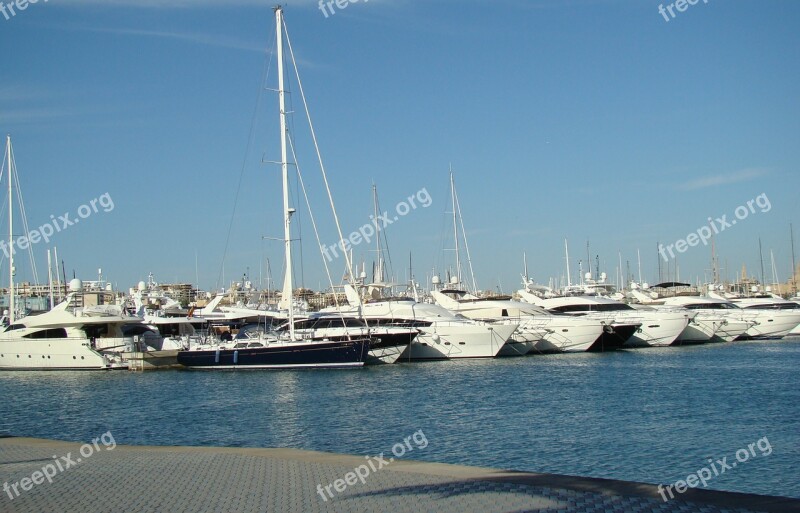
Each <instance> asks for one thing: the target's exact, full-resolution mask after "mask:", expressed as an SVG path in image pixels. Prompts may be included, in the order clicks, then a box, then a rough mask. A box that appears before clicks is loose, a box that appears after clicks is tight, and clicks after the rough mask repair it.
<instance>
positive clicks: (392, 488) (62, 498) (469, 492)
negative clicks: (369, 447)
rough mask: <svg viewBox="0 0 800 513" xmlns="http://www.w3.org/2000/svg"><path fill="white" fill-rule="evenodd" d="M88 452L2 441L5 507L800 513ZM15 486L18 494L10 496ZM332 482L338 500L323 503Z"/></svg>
mask: <svg viewBox="0 0 800 513" xmlns="http://www.w3.org/2000/svg"><path fill="white" fill-rule="evenodd" d="M109 445H110V444H109ZM81 447H82V444H80V443H71V442H59V441H52V440H40V439H31V438H13V437H9V438H1V439H0V486H4V485H5V484H8V485H9V490H11V491H10V492H6V491H5V489H4V490H3V491H2V497H0V511H2V512H9V513H11V512H36V513H40V512H50V511H68V512H69V511H78V512H81V513H93V512H101V511H102V512H117V511H126V512H129V513H134V512H161V511H170V512H176V513H177V512H192V513H196V512H204V511H208V512H225V511H230V512H262V513H263V512H267V511H269V512H273V511H279V512H284V511H286V512H289V511H292V512H309V511H337V512H339V511H391V512H405V511H408V512H412V511H413V512H418V511H436V512H447V511H453V512H458V513H464V512H467V511H479V512H482V513H486V512H495V511H497V512H500V511H503V512H518V511H561V512H563V511H598V512H599V511H620V512H622V511H624V512H636V511H641V512H651V511H659V512H672V511H676V512H678V511H679V512H684V511H685V512H696V511H702V512H723V511H727V512H734V511H736V512H747V511H768V512H788V511H800V499H790V498H782V497H767V496H758V495H749V494H740V493H728V492H717V491H709V490H696V489H690V490H688V491H686V492H685V493H684V494H682V495H677V494H676V495H677V496H676V498H675V499H672V500H669V501H668V502H664V500H662V498H661V496H660V495H659V493H658V491H657V487H655V486H653V485H650V484H642V483H633V482H625V481H615V480H606V479H591V478H579V477H570V476H559V475H551V474H533V473H524V472H511V471H504V470H497V469H490V468H478V467H465V466H457V465H445V464H438V463H422V462H417V461H412V460H400V459H397V460H395V461H392V462H391V463H390V464H388V465H387V466H384V467H383V468H376V470H375V471H374V472H371V473H370V475H368V476H366V477H365V479H364V480H363V481H364V482H363V483H362V482H361V480H358V481H356V482H355V484H352V485H349V484H347V483H346V481H345V479H346V476H347V474H348V473H350V472H353V470H354V469H355V468H357V467H359V466H362V465H364V464H365V463H368V462H369V461H370V460H368V459H367V458H365V457H364V456H346V455H338V454H329V453H321V452H311V451H301V450H295V449H252V448H216V447H142V446H122V445H119V446H116V447H115V448H113V450H108V449H107V448H106V447H104V446H103V445H102V444H100V445H99V449H94V450H93V452H92V453H91V454H90V456H89V457H86V458H81V452H80V451H81ZM84 452H85V453H89V452H90V451H89V450H88V449H86V448H85V447H84ZM68 456H69V457H71V460H72V461H73V466H72V467H71V468H64V469H63V471H61V472H58V473H57V474H56V475H54V476H53V477H51V478H50V480H51V482H48V480H43V481H42V479H41V476H36V475H35V474H34V473H35V472H36V471H41V470H42V469H43V468H44V467H45V466H47V465H49V464H53V463H54V462H57V461H58V462H64V461H65V460H64V458H65V457H68ZM388 459H389V458H388V457H387V458H386V460H387V461H388ZM371 461H373V462H375V460H374V458H373V459H372V460H371ZM65 465H67V463H64V465H62V468H63V467H64V466H65ZM373 466H375V467H378V466H379V464H377V463H373ZM362 469H363V467H362ZM362 473H363V470H362ZM31 476H33V477H34V478H37V477H38V478H39V479H38V480H39V481H40V482H41V484H32V481H27V482H25V484H27V485H28V486H27V487H28V490H27V491H24V490H23V489H22V484H21V483H23V481H22V479H23V478H26V477H27V478H30V477H31ZM35 480H36V479H35ZM337 480H342V481H340V482H339V483H338V486H339V488H340V489H342V487H343V486H345V485H346V488H345V489H343V491H341V492H338V491H337V490H336V488H335V487H334V486H333V484H334V483H336V481H337ZM350 481H351V482H352V481H353V479H352V478H350ZM12 484H17V491H18V492H19V495H17V496H15V497H14V498H13V499H10V498H9V494H11V495H14V491H13V489H11V488H10V485H12ZM318 485H321V486H319V487H318ZM329 485H330V486H329ZM325 486H328V488H329V490H330V492H332V494H333V495H334V497H333V498H331V497H330V495H326V498H325V500H323V498H322V495H323V494H325V492H324V487H325ZM320 488H322V489H323V491H322V492H321V493H320V491H319V490H320Z"/></svg>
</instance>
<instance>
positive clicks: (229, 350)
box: [178, 6, 372, 369]
mask: <svg viewBox="0 0 800 513" xmlns="http://www.w3.org/2000/svg"><path fill="white" fill-rule="evenodd" d="M275 24H276V27H277V29H276V32H277V61H278V101H279V109H280V110H279V112H280V134H281V161H280V166H281V175H282V181H283V227H284V240H283V242H284V258H285V276H284V285H283V293H282V297H281V305H280V308H281V309H283V308H285V309H286V310H287V320H288V323H287V329H286V330H285V331H284V332H281V333H270V334H269V336H267V337H264V338H260V339H259V340H258V341H253V342H248V343H243V342H234V341H230V342H221V343H219V344H218V345H217V346H216V347H208V346H203V347H201V348H198V349H189V350H186V351H180V352H179V353H178V363H180V364H181V365H183V366H185V367H188V368H194V369H286V368H315V367H323V368H339V367H360V366H363V365H364V362H365V360H366V358H367V354H368V352H369V349H370V343H371V342H372V339H371V338H370V337H369V336H366V337H365V336H351V335H350V333H351V332H347V331H346V332H345V334H344V336H343V337H326V336H324V335H323V336H322V337H318V336H315V335H314V334H313V332H312V334H308V333H307V332H306V333H304V332H302V331H298V330H296V329H295V312H294V309H295V305H294V301H293V300H292V297H293V290H294V289H293V285H292V246H291V244H292V233H291V218H292V215H293V214H294V213H295V209H294V208H292V207H290V205H289V161H288V147H287V137H286V135H287V123H286V105H285V95H286V90H285V88H284V64H283V55H284V48H283V36H284V22H283V8H282V7H281V6H278V7H275ZM287 37H288V36H287Z"/></svg>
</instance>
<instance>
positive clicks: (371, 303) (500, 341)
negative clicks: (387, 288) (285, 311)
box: [322, 285, 518, 361]
mask: <svg viewBox="0 0 800 513" xmlns="http://www.w3.org/2000/svg"><path fill="white" fill-rule="evenodd" d="M345 290H346V293H347V299H348V301H349V304H348V305H347V306H341V307H339V308H337V307H329V308H325V309H323V310H322V311H323V312H335V313H340V314H342V315H345V316H357V317H360V318H363V319H364V320H365V321H366V322H367V324H369V325H370V326H397V327H405V328H414V329H416V330H417V331H418V332H419V334H418V335H417V337H416V338H415V339H414V340H413V341H412V342H411V344H409V346H408V348H407V349H406V350H405V351H404V352H403V354H402V355H401V356H400V360H401V361H408V360H444V359H451V358H493V357H495V356H500V352H501V350H502V349H503V347H504V346H505V344H506V341H508V340H509V338H511V336H512V333H514V331H515V330H516V329H517V326H518V324H517V323H510V324H507V325H506V324H503V325H494V324H488V323H484V322H476V321H473V320H470V319H467V318H465V317H463V316H458V315H455V314H453V313H452V312H450V311H449V310H447V309H445V308H442V307H440V306H437V305H432V304H429V303H422V302H418V301H416V300H414V299H412V298H407V297H396V298H381V297H380V296H379V295H375V299H368V300H362V299H361V298H360V297H359V296H358V293H357V292H356V290H355V288H353V287H352V286H350V285H347V286H345ZM373 292H374V293H375V294H377V292H376V291H375V287H374V286H373Z"/></svg>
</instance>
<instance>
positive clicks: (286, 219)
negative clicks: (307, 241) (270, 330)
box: [275, 6, 294, 340]
mask: <svg viewBox="0 0 800 513" xmlns="http://www.w3.org/2000/svg"><path fill="white" fill-rule="evenodd" d="M275 26H276V33H277V35H278V45H277V46H278V53H277V61H278V102H279V108H280V119H281V176H282V178H283V244H284V259H285V260H286V271H285V272H286V275H285V276H284V278H283V295H282V298H281V299H282V300H283V302H284V304H285V305H286V306H287V308H288V309H289V334H290V336H291V338H292V340H294V301H292V299H293V297H292V295H293V286H292V231H291V228H290V223H291V221H292V214H294V209H293V208H291V207H290V206H289V161H288V155H287V148H286V91H285V90H284V85H283V8H282V7H281V6H278V7H276V8H275Z"/></svg>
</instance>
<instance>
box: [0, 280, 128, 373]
mask: <svg viewBox="0 0 800 513" xmlns="http://www.w3.org/2000/svg"><path fill="white" fill-rule="evenodd" d="M70 288H71V289H72V290H73V292H72V293H70V294H69V295H68V296H67V299H66V300H65V301H64V302H62V303H61V304H59V305H57V306H56V307H54V308H53V309H52V310H50V311H49V312H45V313H42V314H39V315H32V316H28V317H23V318H22V319H18V320H16V321H15V322H14V323H13V324H11V325H9V326H7V327H6V328H5V330H4V331H3V332H2V333H0V369H2V370H111V369H127V368H128V362H127V361H126V360H125V359H124V358H123V356H122V354H123V353H124V352H126V351H130V350H132V349H133V347H134V339H133V337H129V336H125V334H124V331H123V330H124V328H125V327H126V326H128V325H131V324H138V323H141V322H142V321H141V319H139V318H137V317H132V316H129V315H127V314H125V313H123V312H121V311H120V309H119V307H118V306H116V305H108V304H103V303H102V298H103V295H104V293H102V292H93V293H82V292H80V291H79V290H80V280H73V281H72V282H71V284H70ZM76 289H77V290H76Z"/></svg>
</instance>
